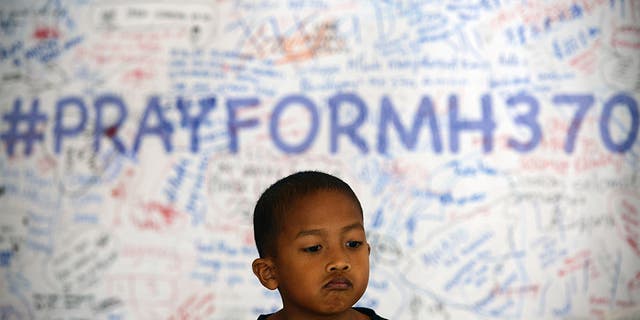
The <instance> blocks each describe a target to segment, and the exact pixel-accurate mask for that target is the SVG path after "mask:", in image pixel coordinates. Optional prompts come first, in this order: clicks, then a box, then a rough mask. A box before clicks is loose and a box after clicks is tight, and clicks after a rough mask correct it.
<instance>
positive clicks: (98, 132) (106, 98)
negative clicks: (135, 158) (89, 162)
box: [93, 94, 127, 154]
mask: <svg viewBox="0 0 640 320" xmlns="http://www.w3.org/2000/svg"><path fill="white" fill-rule="evenodd" d="M105 105H112V106H115V107H116V108H117V109H116V110H117V111H118V118H117V120H116V122H115V123H114V124H112V125H109V126H105V125H104V124H103V123H102V117H103V112H104V111H103V109H104V107H105ZM94 107H95V109H96V122H95V128H94V134H93V150H94V151H95V152H98V151H99V150H100V138H101V137H102V135H106V136H107V137H109V138H110V139H111V141H112V142H113V145H114V146H115V148H116V150H118V152H120V153H121V154H124V153H125V152H126V148H125V146H124V144H123V143H122V141H121V140H120V138H118V129H119V128H120V126H122V124H123V123H124V120H125V119H126V118H127V106H126V105H125V104H124V101H122V99H121V98H120V97H118V96H115V95H110V94H108V95H103V96H100V97H99V98H98V99H96V101H95V102H94Z"/></svg>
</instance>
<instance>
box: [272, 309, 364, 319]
mask: <svg viewBox="0 0 640 320" xmlns="http://www.w3.org/2000/svg"><path fill="white" fill-rule="evenodd" d="M268 320H369V317H367V316H366V315H365V314H362V313H360V312H358V311H356V310H355V309H353V308H349V309H348V310H345V311H344V312H342V313H340V314H336V315H329V316H322V315H316V316H311V315H306V314H290V313H288V312H286V311H285V310H284V309H281V310H280V311H278V312H276V313H274V314H273V315H271V316H270V317H269V318H268Z"/></svg>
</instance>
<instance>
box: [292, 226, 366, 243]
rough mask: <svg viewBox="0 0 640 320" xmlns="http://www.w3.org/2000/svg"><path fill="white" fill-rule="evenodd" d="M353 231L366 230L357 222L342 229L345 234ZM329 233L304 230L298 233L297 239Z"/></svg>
mask: <svg viewBox="0 0 640 320" xmlns="http://www.w3.org/2000/svg"><path fill="white" fill-rule="evenodd" d="M353 229H362V230H364V226H363V225H362V223H361V222H355V223H352V224H350V225H348V226H344V227H342V229H341V233H345V232H347V231H350V230H353ZM326 233H327V232H326V231H325V230H323V229H309V230H302V231H300V232H298V234H297V235H296V239H298V238H300V237H304V236H321V235H324V234H326Z"/></svg>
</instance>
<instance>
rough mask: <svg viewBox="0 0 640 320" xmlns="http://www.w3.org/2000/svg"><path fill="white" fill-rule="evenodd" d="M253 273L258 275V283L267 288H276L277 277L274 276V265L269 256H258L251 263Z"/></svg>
mask: <svg viewBox="0 0 640 320" xmlns="http://www.w3.org/2000/svg"><path fill="white" fill-rule="evenodd" d="M251 267H252V268H253V273H254V274H255V275H256V277H258V280H260V283H262V285H263V286H264V287H265V288H267V289H269V290H275V289H276V288H278V277H277V276H276V266H275V264H274V263H273V260H271V259H270V258H258V259H255V260H253V263H252V264H251Z"/></svg>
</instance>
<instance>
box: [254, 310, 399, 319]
mask: <svg viewBox="0 0 640 320" xmlns="http://www.w3.org/2000/svg"><path fill="white" fill-rule="evenodd" d="M353 309H355V310H356V311H358V312H360V313H364V314H365V315H367V316H368V317H369V319H371V320H387V319H385V318H383V317H381V316H379V315H377V314H376V312H375V311H373V310H372V309H369V308H362V307H354V308H353ZM272 314H273V313H272ZM270 315H271V314H261V315H260V316H259V317H258V320H266V319H267V318H268V317H269V316H270Z"/></svg>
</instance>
